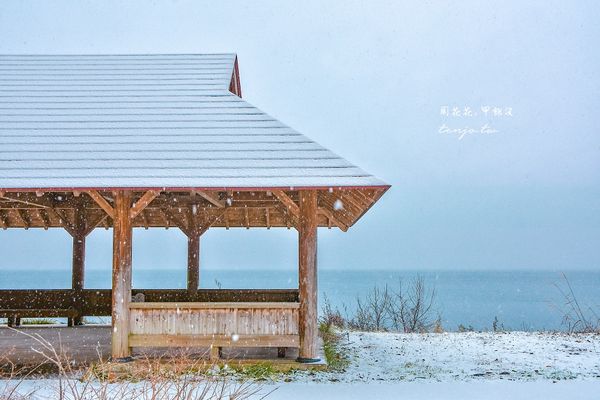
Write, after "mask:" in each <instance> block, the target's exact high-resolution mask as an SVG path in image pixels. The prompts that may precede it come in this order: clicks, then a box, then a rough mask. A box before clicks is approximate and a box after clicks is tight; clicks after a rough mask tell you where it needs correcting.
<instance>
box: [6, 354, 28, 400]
mask: <svg viewBox="0 0 600 400" xmlns="http://www.w3.org/2000/svg"><path fill="white" fill-rule="evenodd" d="M10 353H11V352H10V351H7V352H5V353H4V354H2V355H0V399H2V400H25V399H29V398H31V397H32V396H33V395H34V393H35V390H34V389H29V390H21V387H22V386H23V383H24V382H25V380H26V379H27V378H28V377H29V376H30V375H31V374H32V373H34V372H35V369H28V370H25V369H24V368H22V367H20V366H18V365H16V364H15V363H14V362H13V361H12V360H11V358H10Z"/></svg>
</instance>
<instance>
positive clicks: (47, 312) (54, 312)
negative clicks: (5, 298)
mask: <svg viewBox="0 0 600 400" xmlns="http://www.w3.org/2000/svg"><path fill="white" fill-rule="evenodd" d="M78 314H79V312H78V311H77V310H76V309H75V308H64V309H63V308H43V309H40V308H38V309H34V310H32V309H28V308H17V309H0V318H10V317H19V318H51V317H55V318H60V317H69V318H74V317H77V315H78Z"/></svg>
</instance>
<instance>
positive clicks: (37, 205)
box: [0, 194, 50, 208]
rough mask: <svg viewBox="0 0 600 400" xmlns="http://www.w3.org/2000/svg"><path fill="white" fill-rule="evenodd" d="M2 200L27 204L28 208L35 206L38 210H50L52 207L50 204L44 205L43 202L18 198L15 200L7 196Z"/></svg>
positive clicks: (3, 196)
mask: <svg viewBox="0 0 600 400" xmlns="http://www.w3.org/2000/svg"><path fill="white" fill-rule="evenodd" d="M0 198H1V199H4V200H9V201H11V202H14V203H19V204H26V205H28V206H33V207H37V208H48V207H50V204H49V203H46V204H42V203H41V202H38V201H30V200H22V199H17V198H14V197H9V196H6V194H3V195H1V196H0ZM40 201H43V200H42V199H40Z"/></svg>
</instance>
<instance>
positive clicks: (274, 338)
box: [129, 302, 300, 359]
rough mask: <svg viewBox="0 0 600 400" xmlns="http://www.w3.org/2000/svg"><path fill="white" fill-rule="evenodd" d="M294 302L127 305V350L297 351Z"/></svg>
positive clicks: (215, 353)
mask: <svg viewBox="0 0 600 400" xmlns="http://www.w3.org/2000/svg"><path fill="white" fill-rule="evenodd" d="M299 307H300V304H299V303H297V302H181V303H177V302H149V303H131V304H130V305H129V309H130V334H129V346H130V347H209V348H210V349H211V351H210V355H211V358H213V359H217V358H220V355H221V354H220V353H221V349H222V348H223V347H277V349H278V356H279V357H285V348H287V347H299V346H300V336H299V329H298V314H299Z"/></svg>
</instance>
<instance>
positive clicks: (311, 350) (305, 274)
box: [298, 190, 319, 362]
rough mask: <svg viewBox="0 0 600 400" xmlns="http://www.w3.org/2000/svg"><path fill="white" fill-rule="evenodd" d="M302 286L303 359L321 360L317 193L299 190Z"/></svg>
mask: <svg viewBox="0 0 600 400" xmlns="http://www.w3.org/2000/svg"><path fill="white" fill-rule="evenodd" d="M298 236H299V248H298V256H299V257H298V258H299V260H298V264H299V265H298V277H299V289H300V319H299V331H300V351H299V357H298V359H299V360H300V361H305V362H312V361H315V360H318V350H319V349H318V323H317V192H316V191H314V190H301V191H300V221H299V226H298Z"/></svg>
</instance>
